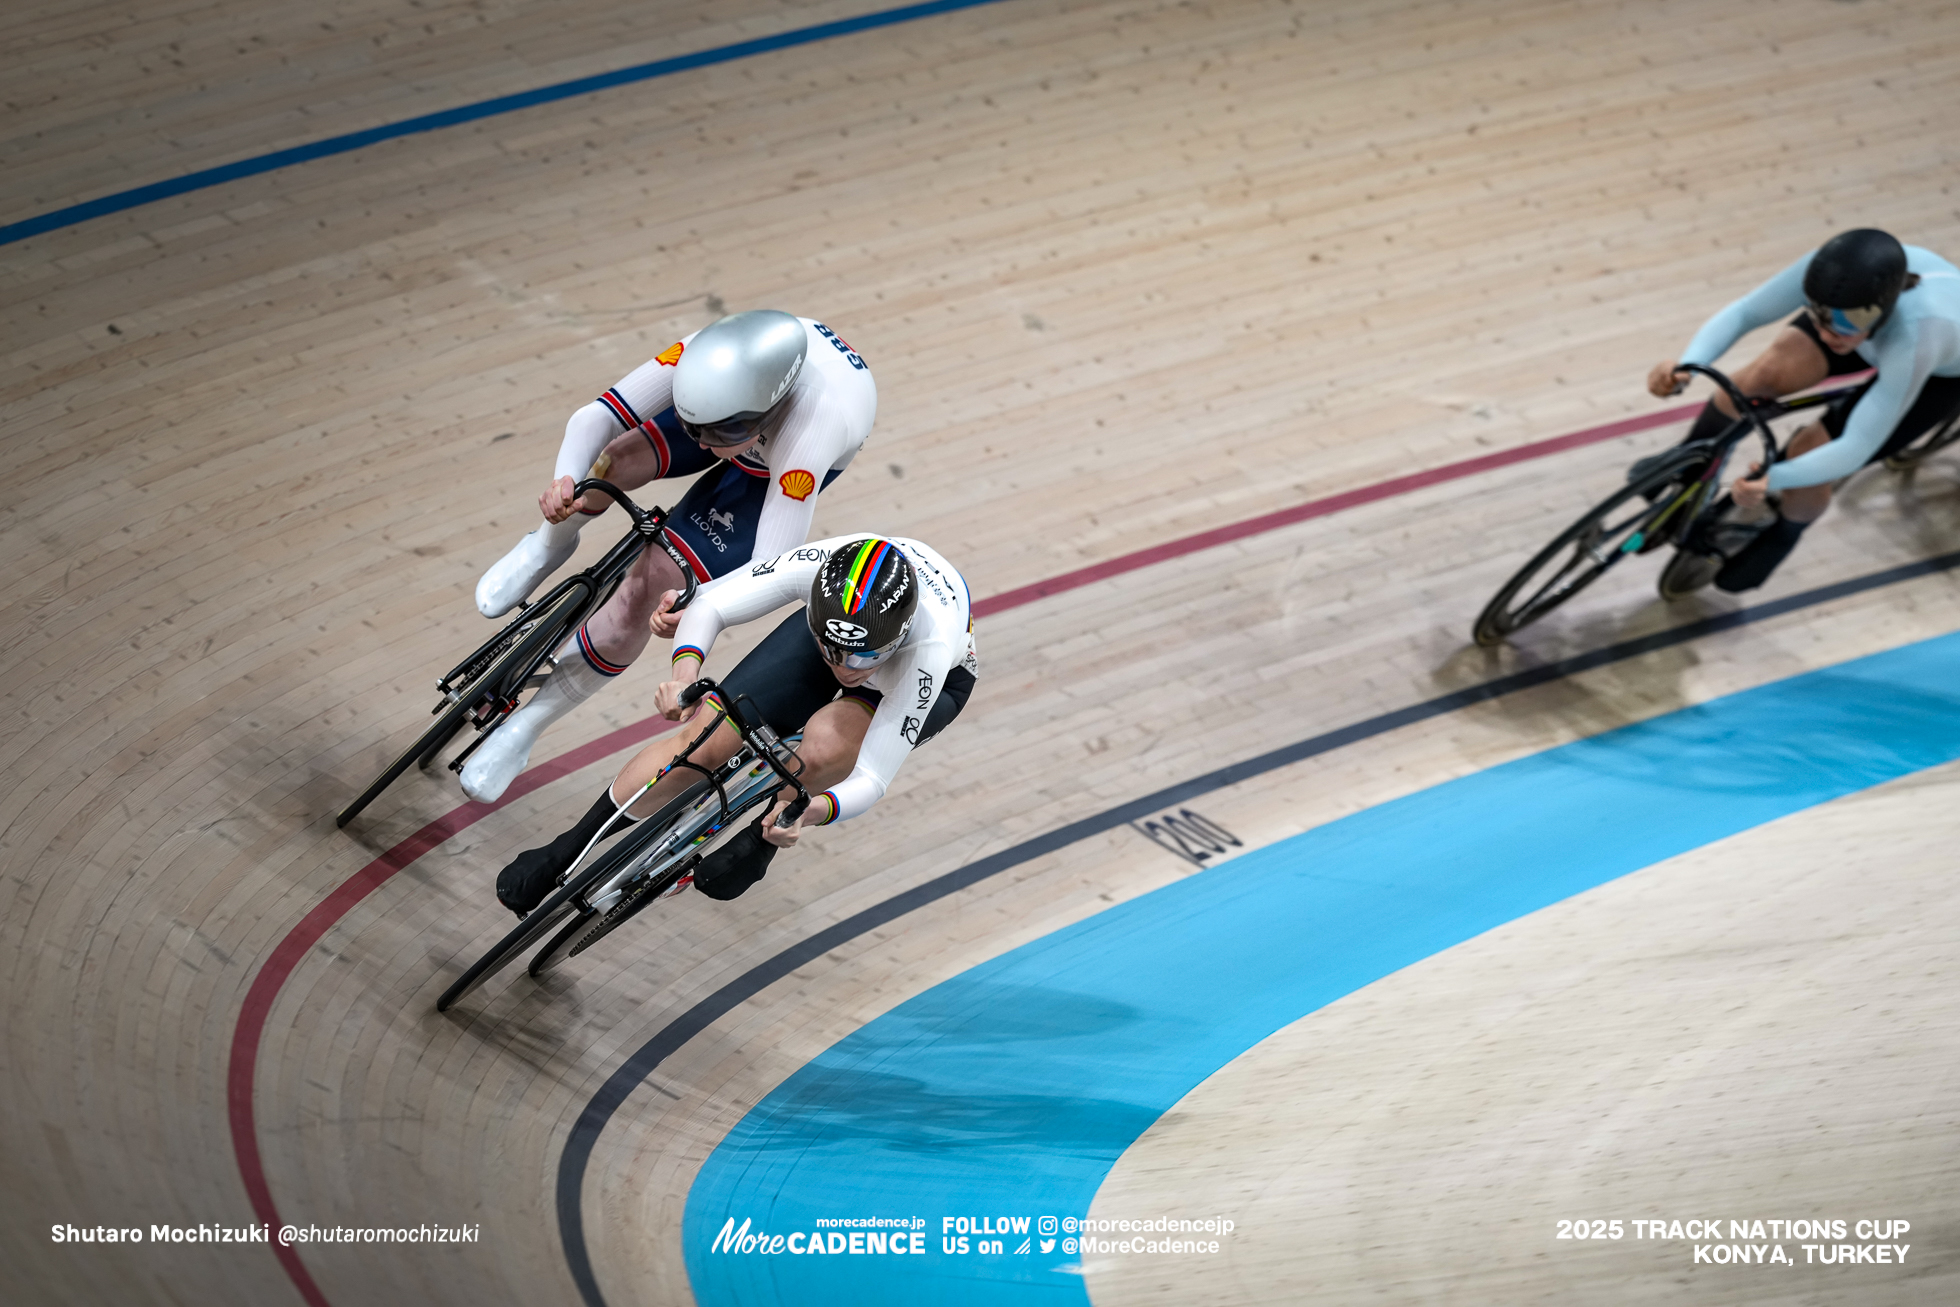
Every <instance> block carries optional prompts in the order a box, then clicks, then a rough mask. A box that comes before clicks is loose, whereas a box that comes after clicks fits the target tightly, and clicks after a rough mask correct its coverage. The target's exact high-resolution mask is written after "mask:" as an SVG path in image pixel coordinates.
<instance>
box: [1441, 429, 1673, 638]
mask: <svg viewBox="0 0 1960 1307" xmlns="http://www.w3.org/2000/svg"><path fill="white" fill-rule="evenodd" d="M1704 466H1705V464H1704V462H1703V459H1702V457H1701V456H1700V455H1699V454H1698V453H1697V452H1696V451H1694V450H1689V449H1682V450H1678V451H1676V453H1675V456H1674V457H1673V458H1670V459H1667V460H1665V461H1663V462H1661V463H1659V464H1657V465H1656V466H1654V467H1653V468H1651V469H1649V470H1648V472H1647V473H1646V475H1644V476H1642V477H1640V478H1639V479H1637V480H1635V481H1631V482H1629V483H1628V484H1627V485H1625V486H1622V487H1621V488H1620V489H1619V490H1617V491H1615V492H1614V493H1613V494H1611V495H1608V496H1607V497H1606V498H1605V499H1604V500H1602V501H1601V502H1600V503H1599V504H1598V505H1597V506H1596V507H1595V508H1594V509H1593V510H1592V511H1591V512H1589V513H1587V514H1586V515H1585V516H1584V517H1581V518H1580V519H1579V520H1578V521H1576V522H1574V523H1573V524H1572V525H1571V526H1569V527H1567V528H1566V529H1565V530H1564V531H1562V532H1560V533H1559V535H1558V537H1557V538H1556V539H1554V540H1553V541H1552V542H1551V543H1550V544H1548V545H1546V546H1545V547H1544V548H1543V549H1541V550H1539V551H1538V553H1537V555H1536V556H1535V557H1533V558H1532V560H1531V561H1530V562H1528V563H1526V564H1525V565H1524V566H1523V567H1521V568H1519V569H1518V571H1517V572H1516V574H1514V575H1513V576H1512V577H1511V579H1510V580H1508V581H1506V582H1505V583H1504V585H1503V586H1502V587H1501V588H1500V589H1499V590H1498V592H1497V593H1496V594H1495V595H1493V596H1492V597H1491V601H1490V602H1489V603H1488V604H1486V605H1484V611H1483V612H1482V613H1480V614H1478V616H1477V622H1476V625H1475V626H1474V627H1473V628H1472V634H1473V636H1474V637H1475V639H1476V641H1477V643H1478V644H1480V645H1483V646H1485V647H1486V648H1488V647H1489V646H1491V645H1495V644H1497V643H1499V642H1500V641H1502V640H1503V639H1504V637H1506V636H1508V635H1510V634H1512V633H1513V632H1515V631H1519V630H1522V629H1523V628H1524V627H1527V626H1529V625H1531V623H1533V622H1535V621H1537V620H1538V619H1539V618H1541V617H1543V616H1544V615H1545V614H1546V613H1549V612H1551V611H1552V610H1553V609H1554V608H1557V607H1558V606H1559V605H1560V604H1562V603H1564V602H1565V601H1566V600H1568V599H1570V598H1572V596H1574V595H1576V594H1578V593H1579V592H1580V591H1581V590H1583V589H1585V588H1586V587H1587V586H1589V585H1591V584H1592V583H1593V582H1594V581H1597V580H1598V579H1599V578H1600V577H1601V576H1604V575H1605V574H1606V572H1607V571H1608V569H1610V568H1611V567H1613V565H1614V564H1616V563H1618V562H1619V561H1620V560H1621V559H1622V558H1624V557H1626V556H1627V555H1628V554H1633V553H1645V552H1646V551H1647V550H1649V549H1651V548H1653V547H1654V546H1655V545H1657V544H1659V543H1661V542H1662V540H1663V539H1664V538H1665V537H1666V536H1667V534H1668V533H1670V532H1672V531H1676V530H1679V529H1680V528H1682V527H1684V526H1685V525H1686V524H1685V523H1684V522H1682V521H1680V518H1681V517H1682V516H1684V514H1685V511H1686V510H1687V509H1688V508H1689V504H1688V502H1687V501H1688V500H1689V499H1691V498H1693V489H1694V488H1693V484H1692V483H1693V481H1694V479H1695V477H1696V476H1697V475H1698V474H1699V473H1700V471H1701V470H1702V468H1703V467H1704Z"/></svg>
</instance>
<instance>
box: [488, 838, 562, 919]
mask: <svg viewBox="0 0 1960 1307" xmlns="http://www.w3.org/2000/svg"><path fill="white" fill-rule="evenodd" d="M555 844H556V841H553V843H552V844H547V845H545V846H544V847H543V848H541V849H526V850H524V852H522V853H520V854H518V855H517V856H516V857H515V858H513V859H512V860H511V863H510V865H509V866H508V867H505V868H504V869H503V870H502V871H500V872H498V873H497V902H499V903H501V904H503V905H504V906H505V907H507V908H509V909H510V910H511V911H512V912H515V913H516V914H517V915H518V916H520V917H524V916H529V915H530V912H531V909H532V908H535V907H537V906H538V904H540V903H542V902H544V901H545V899H546V898H548V897H550V894H551V891H552V890H554V889H556V888H557V887H558V876H559V873H561V872H562V871H564V870H565V863H566V862H568V861H570V859H571V858H572V857H577V856H578V850H577V849H573V850H572V852H571V854H570V855H569V857H560V856H559V854H558V850H557V849H556V847H554V845H555Z"/></svg>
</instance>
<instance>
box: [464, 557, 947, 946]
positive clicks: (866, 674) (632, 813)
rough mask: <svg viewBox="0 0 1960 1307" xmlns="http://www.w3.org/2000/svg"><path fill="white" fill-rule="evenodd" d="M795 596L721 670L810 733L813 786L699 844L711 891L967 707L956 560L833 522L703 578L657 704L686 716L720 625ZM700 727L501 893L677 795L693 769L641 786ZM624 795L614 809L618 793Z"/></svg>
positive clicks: (532, 898)
mask: <svg viewBox="0 0 1960 1307" xmlns="http://www.w3.org/2000/svg"><path fill="white" fill-rule="evenodd" d="M799 601H801V602H804V603H805V607H804V608H803V609H802V610H800V611H797V612H793V613H791V614H790V615H789V616H788V617H786V618H785V619H783V620H782V621H781V622H779V623H778V624H777V625H776V628H775V629H774V630H773V631H771V632H770V633H769V634H768V635H767V636H765V637H764V638H763V640H762V643H761V644H759V645H757V646H756V648H755V649H754V650H753V651H752V652H751V653H749V655H748V656H747V657H745V658H743V659H742V661H741V662H740V663H739V664H737V665H736V667H735V668H734V670H732V671H730V672H729V673H728V674H727V675H726V676H724V677H721V678H719V682H720V684H721V686H722V688H723V690H724V691H725V692H726V694H727V695H729V696H730V697H731V698H732V697H733V696H735V695H738V694H740V695H746V696H748V698H749V699H750V700H751V701H753V703H754V704H755V706H756V708H757V709H758V710H760V712H761V714H762V716H763V719H764V720H766V721H767V722H768V723H769V724H770V726H771V727H773V728H774V729H775V730H776V732H777V733H778V734H779V735H782V736H789V735H793V734H795V733H796V732H798V731H801V732H802V733H803V742H802V744H801V745H799V746H798V749H797V752H798V754H799V755H800V756H801V757H802V759H803V764H804V771H803V775H802V777H801V779H802V781H803V784H804V786H805V788H807V789H808V790H810V791H811V793H812V794H813V795H814V796H815V797H814V798H813V800H812V802H811V804H810V807H809V809H808V810H807V811H806V812H804V814H803V816H802V818H801V819H800V820H799V821H798V822H797V824H796V825H795V826H792V827H791V828H789V829H787V830H782V829H778V828H777V827H776V825H775V820H774V819H775V817H776V815H777V814H778V813H780V811H781V810H782V808H783V807H784V806H785V804H786V803H787V801H788V793H789V792H787V791H786V792H785V794H784V795H782V796H780V797H778V798H777V800H776V802H775V803H774V804H773V805H772V806H771V808H770V810H769V812H768V813H767V814H766V815H765V816H764V817H763V818H762V819H761V820H760V821H758V822H757V823H756V824H754V825H751V826H749V827H748V828H746V829H744V830H743V831H742V832H741V833H739V834H738V835H737V836H735V838H734V839H732V840H730V841H729V842H728V843H727V844H726V845H724V846H723V847H722V848H721V849H720V850H718V851H716V852H715V853H714V854H712V855H710V856H709V857H708V858H707V859H706V860H704V861H703V862H702V864H701V866H700V868H699V869H698V870H697V871H696V872H695V875H694V885H695V888H697V889H699V890H701V892H702V893H704V894H707V895H708V896H709V897H711V898H717V899H730V898H734V897H735V896H736V895H738V894H740V893H742V891H743V890H745V889H747V888H748V887H749V886H750V885H752V884H754V883H755V882H756V881H757V880H759V879H761V878H762V875H763V872H764V871H765V870H766V869H767V867H768V864H769V859H770V858H771V857H773V856H774V854H775V851H776V849H777V848H787V847H790V846H792V845H794V844H795V843H796V841H797V838H798V836H799V835H800V833H801V831H802V828H803V827H805V826H822V825H828V824H830V823H833V822H838V821H845V820H848V819H850V818H852V817H855V816H858V815H860V814H862V813H863V812H865V811H867V810H868V809H870V808H871V807H872V806H873V805H874V804H876V803H877V802H878V800H879V799H880V798H882V797H883V796H884V793H885V790H886V789H887V788H888V787H889V786H890V784H891V782H892V779H893V777H894V776H896V775H897V773H898V769H899V767H900V766H901V765H902V764H903V763H904V761H905V759H906V757H907V756H908V755H909V754H910V753H911V751H912V750H913V749H915V748H917V747H919V746H920V745H922V744H924V743H925V742H926V741H927V740H929V739H931V738H932V737H933V736H935V735H936V734H938V733H939V732H940V731H941V730H944V729H945V727H946V726H947V725H948V724H949V723H951V722H952V720H953V719H954V718H955V717H957V716H958V715H959V712H960V709H961V708H962V707H964V706H965V704H966V700H967V696H968V695H969V694H970V693H972V690H973V685H974V681H975V679H976V677H977V675H978V671H979V661H978V657H977V654H976V652H975V648H974V642H973V605H972V600H971V597H970V596H969V594H968V592H967V588H966V582H965V580H964V579H963V578H962V577H961V576H960V574H959V572H958V571H956V570H955V569H954V568H953V566H952V564H950V563H948V562H947V561H946V560H945V559H944V558H943V557H941V556H940V555H939V554H938V553H936V552H935V551H934V550H932V549H931V548H930V547H928V546H926V545H924V544H922V543H920V542H919V541H917V540H909V539H904V538H902V537H889V538H886V537H877V536H869V537H867V536H839V537H835V538H833V539H829V540H819V541H814V542H812V543H811V544H808V545H805V546H803V547H801V548H799V549H793V550H791V551H789V552H788V553H786V554H782V555H779V556H778V557H775V558H771V559H767V560H764V561H762V562H758V563H754V564H752V565H750V566H749V567H747V568H745V569H743V570H742V571H741V572H738V573H735V574H734V575H731V576H729V577H727V578H725V579H723V580H721V581H718V582H716V584H715V585H713V586H712V587H709V588H707V589H704V590H703V591H701V593H700V594H699V595H698V596H697V597H696V598H695V601H694V603H693V604H692V605H691V606H690V607H689V608H688V609H687V610H686V611H685V612H684V613H683V614H682V615H681V621H680V629H679V631H678V632H677V633H676V635H675V644H674V653H673V658H674V664H673V665H674V676H673V679H672V680H670V681H668V682H666V683H665V684H663V685H662V686H661V687H660V689H659V691H658V692H657V694H656V699H655V702H656V703H657V704H658V706H659V708H660V710H661V712H662V713H663V714H664V715H665V716H667V717H668V718H669V719H670V720H674V721H683V722H685V721H689V720H692V719H693V718H694V717H695V715H696V714H697V713H698V712H699V711H700V707H699V705H698V704H697V705H695V706H693V707H690V708H688V709H685V710H683V709H682V708H681V707H680V695H681V692H682V691H683V690H684V689H686V688H687V687H688V686H689V685H691V684H692V683H693V682H694V681H695V679H696V678H697V676H698V674H699V672H700V669H701V666H702V664H703V663H704V662H705V661H706V659H707V657H708V655H709V654H710V653H711V652H712V650H713V648H714V642H715V640H716V639H717V637H719V636H720V635H721V633H722V632H723V631H725V630H727V629H728V628H729V627H731V626H739V625H741V624H742V623H744V622H750V621H754V620H755V619H756V618H758V617H762V616H763V615H765V614H767V613H770V612H772V611H774V610H776V609H778V608H781V607H782V606H783V605H784V604H788V603H796V602H799ZM693 736H694V732H692V731H687V730H683V731H681V732H679V733H677V734H676V735H675V736H673V737H670V738H669V739H666V740H662V741H658V742H656V743H654V744H651V745H649V746H647V747H646V748H645V749H643V750H641V751H640V753H639V754H638V755H637V756H636V757H635V758H633V760H632V761H631V762H629V763H627V764H626V766H625V767H624V768H622V769H621V770H620V772H619V775H618V776H617V778H616V779H615V780H614V781H613V783H612V785H610V786H608V787H607V789H606V792H605V793H604V794H602V795H601V796H600V797H599V799H598V801H597V802H595V803H594V804H593V806H592V809H591V811H590V812H588V813H587V814H586V816H585V817H584V818H583V819H582V820H581V821H580V822H579V824H578V825H577V826H575V827H573V828H572V829H571V830H569V831H566V832H565V833H564V834H562V835H560V836H559V837H558V838H557V839H555V840H553V841H552V842H551V843H550V844H548V845H545V846H544V847H542V848H537V849H530V850H527V851H525V852H524V853H522V854H520V855H518V857H517V858H516V859H515V860H514V861H513V862H512V863H511V864H510V865H509V866H507V867H505V868H504V871H503V873H502V874H501V875H500V876H499V877H498V880H497V896H498V898H499V899H501V900H502V901H503V903H504V904H505V905H506V906H508V907H510V908H511V909H513V910H514V911H516V912H518V913H519V914H520V915H521V914H523V913H525V912H528V911H530V910H531V908H533V907H535V906H536V905H537V904H538V903H539V902H541V901H542V900H543V899H544V897H545V895H547V894H549V893H550V892H551V888H552V886H553V885H554V884H555V883H556V882H557V879H558V877H559V875H561V874H562V873H563V872H564V871H565V870H566V868H567V867H568V866H569V864H570V862H571V860H572V859H573V858H575V857H577V856H578V854H579V852H580V851H581V850H583V849H584V848H585V847H586V846H587V845H588V844H589V843H590V842H591V841H592V839H593V837H594V836H595V835H596V834H599V833H600V832H602V831H603V832H605V833H606V834H612V833H616V832H617V831H618V830H621V829H624V827H625V825H626V824H630V823H628V822H626V821H625V820H624V818H633V819H638V818H641V817H645V816H648V815H650V814H652V813H653V812H655V811H658V810H659V808H660V807H661V806H662V805H663V804H665V803H666V802H668V801H669V799H671V798H672V797H674V796H675V795H678V794H679V793H680V792H681V791H682V790H683V789H685V788H686V786H687V784H688V781H689V773H682V774H681V775H678V776H675V777H672V778H664V779H662V780H661V781H660V782H659V783H658V784H657V785H655V786H654V787H653V789H652V790H651V791H648V792H646V793H644V794H642V793H641V789H642V787H643V786H645V785H646V784H647V782H648V781H650V780H652V779H653V778H654V777H656V776H660V775H661V773H662V772H663V771H664V769H665V768H666V767H667V765H668V764H669V763H670V762H671V761H672V760H673V758H674V756H675V755H676V754H678V753H679V752H680V751H681V750H682V749H683V748H685V747H686V746H687V744H688V743H689V741H690V740H691V739H692V738H693ZM739 744H740V740H739V737H737V735H736V733H735V731H734V730H733V728H731V727H729V726H727V725H725V724H724V725H723V726H721V727H720V728H719V729H718V730H717V731H716V733H715V735H714V736H713V737H711V738H710V739H709V740H708V742H707V743H706V744H705V745H704V746H703V747H702V748H701V749H699V750H697V751H696V752H695V754H694V755H693V758H694V761H697V762H700V763H702V764H703V765H708V766H712V765H714V764H715V763H719V762H721V761H724V760H726V759H727V758H729V757H730V756H732V755H733V753H734V752H735V750H736V748H737V747H738V746H739ZM635 795H639V797H638V798H637V799H635V798H634V796H635ZM629 799H632V800H633V802H632V803H631V804H630V806H629V807H628V808H627V809H626V811H625V813H624V814H623V816H620V815H619V811H620V810H619V804H620V803H622V802H624V801H626V800H629Z"/></svg>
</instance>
